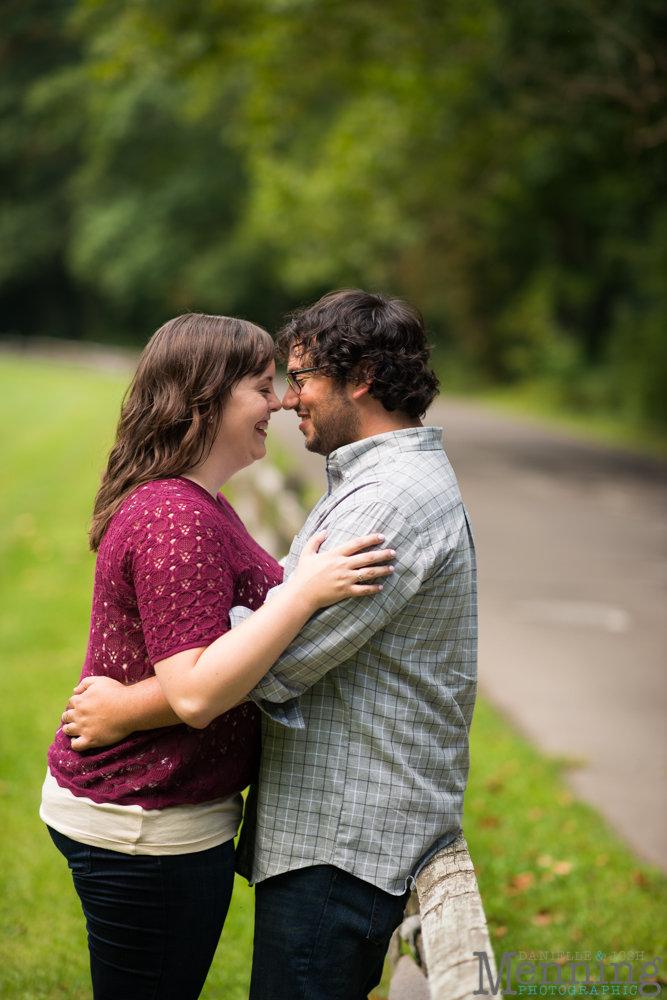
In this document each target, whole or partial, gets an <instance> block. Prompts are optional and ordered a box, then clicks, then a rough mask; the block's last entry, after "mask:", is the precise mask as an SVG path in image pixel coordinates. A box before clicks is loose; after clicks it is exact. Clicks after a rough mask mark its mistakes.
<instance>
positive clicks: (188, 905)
mask: <svg viewBox="0 0 667 1000" xmlns="http://www.w3.org/2000/svg"><path fill="white" fill-rule="evenodd" d="M49 833H50V834H51V837H52V839H53V842H54V844H55V845H56V847H57V848H58V850H59V851H61V853H62V854H64V855H65V857H66V858H67V862H68V864H69V867H70V868H71V869H72V876H73V878H74V887H75V888H76V891H77V892H78V894H79V898H80V900H81V905H82V907H83V912H84V914H85V916H86V927H87V930H88V948H89V950H90V971H91V976H92V980H93V995H94V997H95V1000H196V998H197V997H198V996H199V994H200V992H201V990H202V987H203V985H204V981H205V980H206V976H207V973H208V970H209V966H210V965H211V962H212V961H213V956H214V954H215V949H216V946H217V944H218V939H219V937H220V932H221V930H222V925H223V923H224V921H225V917H226V915H227V910H228V908H229V901H230V899H231V895H232V887H233V884H234V841H233V840H229V841H227V843H225V844H221V845H220V846H219V847H213V848H211V849H210V850H208V851H198V852H197V853H195V854H176V855H161V856H155V855H132V854H120V853H118V852H117V851H107V850H104V849H103V848H101V847H89V846H88V845H87V844H79V843H77V841H74V840H70V838H69V837H65V836H64V835H63V834H62V833H58V832H57V831H56V830H52V829H51V827H49Z"/></svg>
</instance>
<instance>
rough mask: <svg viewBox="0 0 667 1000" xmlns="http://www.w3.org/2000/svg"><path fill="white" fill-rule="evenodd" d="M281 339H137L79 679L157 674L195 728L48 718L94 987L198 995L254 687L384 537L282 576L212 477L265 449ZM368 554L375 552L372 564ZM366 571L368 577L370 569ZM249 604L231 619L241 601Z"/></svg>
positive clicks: (63, 830) (100, 524)
mask: <svg viewBox="0 0 667 1000" xmlns="http://www.w3.org/2000/svg"><path fill="white" fill-rule="evenodd" d="M273 376H274V362H273V343H272V341H271V339H270V337H269V336H268V334H267V333H265V331H263V330H261V329H259V328H258V327H256V326H253V325H252V324H250V323H246V322H242V321H240V320H232V319H226V318H223V317H217V316H201V315H192V314H190V315H186V316H181V317H179V318H177V319H175V320H172V321H170V322H169V323H167V324H166V325H165V326H163V327H162V328H161V329H160V330H158V331H157V333H156V334H155V335H154V336H153V338H152V339H151V341H150V343H149V344H148V346H147V347H146V350H145V351H144V353H143V355H142V358H141V361H140V363H139V367H138V369H137V373H136V375H135V377H134V380H133V382H132V385H131V387H130V389H129V392H128V396H127V399H126V402H125V404H124V406H123V410H122V413H121V418H120V423H119V426H118V432H117V438H116V443H115V445H114V447H113V449H112V451H111V454H110V456H109V461H108V466H107V469H106V472H105V474H104V476H103V480H102V486H101V488H100V490H99V493H98V495H97V499H96V503H95V509H94V513H93V520H92V527H91V532H90V541H91V548H92V549H93V550H96V551H97V552H98V558H97V565H96V571H95V585H94V593H93V608H92V616H91V627H90V640H89V645H88V652H87V655H86V660H85V663H84V667H83V672H82V677H87V676H91V675H95V676H107V677H110V678H112V679H114V680H116V681H122V682H123V683H125V684H132V683H134V682H136V681H139V680H141V679H142V678H144V677H146V676H149V675H151V674H152V673H153V672H155V674H157V676H158V679H159V681H160V684H161V686H162V688H163V690H164V693H165V695H166V697H167V699H168V701H169V703H170V705H171V708H172V709H173V710H174V711H175V712H176V714H177V716H178V717H179V718H180V719H181V720H183V722H184V723H187V724H185V725H184V724H180V725H169V723H171V722H172V721H173V719H174V716H173V713H170V714H169V716H168V717H166V718H165V720H164V721H165V728H160V729H153V730H150V731H144V732H137V733H133V734H132V735H131V736H130V737H129V738H125V739H123V740H121V741H120V742H118V743H116V744H115V745H113V746H110V747H105V748H103V749H101V750H88V751H85V752H83V753H81V752H76V751H75V750H73V749H72V746H71V745H70V740H69V738H68V736H67V734H66V730H67V726H66V725H65V726H62V727H61V728H60V729H59V730H58V732H57V733H56V737H55V740H54V743H53V745H52V747H51V748H50V751H49V770H48V773H47V778H46V781H45V784H44V791H43V801H42V809H41V816H42V818H43V819H44V820H45V822H46V823H47V824H48V826H49V829H50V832H51V836H52V838H53V840H54V842H55V844H56V846H57V847H58V848H59V849H60V851H61V852H62V853H63V854H64V855H65V857H66V858H67V860H68V863H69V866H70V868H71V869H72V872H73V877H74V884H75V887H76V889H77V892H78V893H79V896H80V899H81V903H82V906H83V910H84V913H85V915H86V920H87V929H88V942H89V950H90V958H91V974H92V979H93V989H94V996H95V998H96V1000H143V998H144V997H145V998H149V997H150V998H151V1000H171V998H174V1000H176V998H178V1000H188V998H196V997H197V996H199V993H200V990H201V988H202V986H203V983H204V980H205V978H206V974H207V972H208V969H209V966H210V963H211V960H212V958H213V954H214V952H215V948H216V945H217V941H218V938H219V935H220V931H221V929H222V925H223V922H224V919H225V915H226V912H227V908H228V905H229V900H230V896H231V890H232V883H233V870H234V848H233V837H234V835H235V834H236V831H237V828H238V824H239V821H240V817H241V798H240V795H239V792H240V791H241V790H242V789H243V788H244V787H245V786H246V785H247V784H249V782H250V781H251V780H252V777H253V774H254V771H255V767H256V762H257V755H258V750H259V720H258V715H259V712H258V709H256V708H255V706H254V705H253V704H252V703H250V702H247V701H245V702H244V700H243V699H244V696H245V695H246V694H247V693H248V692H249V691H250V690H251V689H252V688H253V687H254V686H255V684H256V683H257V681H258V680H259V679H260V678H261V677H262V676H263V675H264V673H265V672H266V671H267V670H268V669H269V667H270V666H271V665H272V663H273V662H274V661H275V659H276V658H277V657H278V655H279V654H280V653H281V652H282V650H283V649H284V648H285V647H286V646H287V645H288V644H289V643H290V642H291V640H292V639H293V638H294V637H295V636H296V635H297V634H298V632H299V630H300V629H301V628H302V627H303V625H304V624H305V622H306V621H307V620H308V618H309V617H310V616H311V615H312V614H313V613H314V612H315V611H316V610H317V609H318V608H321V607H325V606H327V605H328V604H332V603H334V602H336V601H338V600H341V599H343V598H345V597H350V596H355V595H356V596H366V595H370V594H374V593H376V592H377V591H378V590H379V589H381V584H378V583H368V582H366V581H368V580H371V579H374V578H375V577H381V576H383V575H386V574H388V573H389V572H391V570H392V568H391V567H389V566H386V565H385V566H380V565H377V564H378V563H380V562H382V560H384V561H385V562H386V561H387V560H388V559H389V558H390V557H391V555H392V554H393V553H391V551H390V550H384V551H375V552H366V553H364V554H359V555H356V554H354V553H356V552H357V550H358V549H361V548H367V547H369V546H371V545H374V544H376V543H377V542H378V541H382V540H383V538H382V536H378V535H372V536H366V537H364V538H361V539H357V541H356V543H352V544H349V545H347V546H343V547H341V548H339V549H337V550H333V551H332V552H328V553H325V554H319V555H318V554H317V549H318V547H319V544H320V543H321V541H322V538H323V537H324V536H323V534H322V535H320V536H318V537H317V538H315V539H314V540H313V541H312V542H311V543H310V544H309V545H308V547H307V551H306V552H305V553H304V556H303V557H302V559H301V561H300V563H299V567H298V569H297V572H296V573H295V575H294V577H293V578H292V579H291V580H290V581H289V583H288V584H286V585H285V586H284V587H283V588H282V589H281V590H280V591H279V592H278V593H277V594H276V595H275V596H274V597H273V598H272V600H271V601H269V602H268V603H267V604H266V605H264V604H263V602H264V599H265V597H266V593H267V591H268V590H269V589H270V588H271V587H273V586H274V585H276V584H277V583H279V582H280V580H281V570H280V567H279V566H278V564H277V563H276V562H275V561H274V560H273V559H272V558H271V556H269V555H268V554H267V553H266V552H264V551H263V550H262V549H261V548H260V547H259V546H258V545H257V544H256V543H255V542H254V541H253V539H252V538H250V536H249V535H248V533H247V532H246V530H245V528H244V527H243V524H242V523H241V521H240V520H239V518H238V516H237V515H236V514H235V512H234V510H233V509H232V507H231V506H230V504H229V503H228V502H227V500H225V499H224V497H222V496H221V495H220V494H219V492H218V491H219V489H220V487H221V486H222V485H223V483H225V482H226V481H227V480H228V479H229V478H230V477H231V476H233V475H234V473H235V472H237V471H239V469H242V468H244V467H246V466H248V465H250V464H251V463H252V462H254V461H256V460H257V459H260V458H262V457H263V456H264V454H265V451H266V448H265V438H266V430H267V426H268V422H269V419H270V416H271V413H272V412H274V411H276V410H278V409H279V408H280V402H279V400H278V398H277V397H276V395H275V393H274V391H273V385H272V379H273ZM364 567H370V568H368V569H365V570H364V571H363V573H362V572H361V571H362V569H363V568H364ZM362 579H363V580H364V581H365V582H364V583H360V581H361V580H362ZM239 604H241V605H245V606H246V607H249V608H251V609H252V610H253V611H254V612H255V613H254V614H253V615H251V616H250V617H249V618H248V619H247V620H246V621H244V622H243V624H241V625H240V626H239V627H238V628H235V629H233V630H229V612H230V609H231V607H232V606H233V605H239Z"/></svg>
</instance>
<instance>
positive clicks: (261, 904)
mask: <svg viewBox="0 0 667 1000" xmlns="http://www.w3.org/2000/svg"><path fill="white" fill-rule="evenodd" d="M409 895H410V892H409V890H408V892H406V893H405V894H404V895H401V896H391V895H390V894H389V893H388V892H383V890H382V889H376V888H375V886H374V885H371V884H370V883H369V882H364V881H362V880H361V879H359V878H356V877H355V876H354V875H350V874H348V873H347V872H344V871H341V869H340V868H334V867H333V866H332V865H314V866H313V867H311V868H300V869H298V870H297V871H292V872H285V873H284V874H283V875H275V876H274V877H273V878H269V879H266V880H265V881H264V882H259V883H258V884H257V885H256V886H255V950H254V954H253V961H252V981H251V983H250V1000H364V998H365V997H367V995H368V993H369V991H370V990H372V989H373V987H374V986H377V984H378V983H379V982H380V979H381V978H382V966H383V964H384V958H385V955H386V953H387V948H388V946H389V939H390V938H391V935H392V934H393V932H394V931H395V929H396V928H397V927H398V925H399V924H400V923H401V920H402V919H403V910H404V909H405V904H406V903H407V901H408V896H409Z"/></svg>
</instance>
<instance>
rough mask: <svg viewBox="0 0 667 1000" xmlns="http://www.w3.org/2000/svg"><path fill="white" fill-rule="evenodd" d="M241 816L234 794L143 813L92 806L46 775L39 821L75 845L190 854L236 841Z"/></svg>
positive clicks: (111, 805)
mask: <svg viewBox="0 0 667 1000" xmlns="http://www.w3.org/2000/svg"><path fill="white" fill-rule="evenodd" d="M242 812H243V799H242V798H241V795H240V794H238V793H237V794H236V795H230V796H228V798H225V799H215V800H214V801H213V802H204V803H202V804H201V805H182V806H168V807H167V808H166V809H144V808H143V807H142V806H122V805H118V804H117V803H115V802H102V803H99V802H93V800H92V799H89V798H86V797H79V796H78V795H73V794H72V792H70V790H69V788H63V787H62V786H61V785H59V784H58V782H57V781H56V779H55V778H54V777H53V775H52V774H51V772H50V770H49V769H48V768H47V770H46V778H45V780H44V785H43V787H42V805H41V808H40V810H39V815H40V817H41V818H42V819H43V820H44V822H45V823H47V824H48V826H51V827H53V829H54V830H57V831H58V833H62V834H64V835H65V836H66V837H69V838H70V839H71V840H76V841H78V842H79V843H80V844H90V846H91V847H103V848H105V849H106V850H108V851H118V852H119V853H120V854H154V855H159V854H194V853H196V852H197V851H206V850H208V849H209V848H211V847H218V846H219V845H220V844H224V843H225V842H226V841H228V840H231V839H232V838H233V837H235V836H236V833H237V831H238V828H239V824H240V822H241V815H242Z"/></svg>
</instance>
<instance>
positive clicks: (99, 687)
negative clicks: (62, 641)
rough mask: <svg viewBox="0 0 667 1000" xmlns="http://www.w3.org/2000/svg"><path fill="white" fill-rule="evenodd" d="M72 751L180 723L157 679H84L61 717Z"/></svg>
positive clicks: (102, 677) (105, 744) (118, 740)
mask: <svg viewBox="0 0 667 1000" xmlns="http://www.w3.org/2000/svg"><path fill="white" fill-rule="evenodd" d="M62 721H63V725H64V727H65V728H64V732H65V734H66V735H67V736H69V737H70V738H71V739H72V749H73V750H90V749H92V748H93V747H104V746H111V745H112V744H114V743H119V742H120V741H121V740H124V739H127V737H128V736H129V735H130V733H136V732H138V731H139V730H142V729H160V728H162V727H163V726H173V725H177V724H178V723H179V722H180V721H181V720H180V719H179V718H178V716H177V715H176V713H175V712H174V710H173V709H172V708H171V706H170V705H169V703H168V702H167V699H166V698H165V696H164V695H163V693H162V688H161V687H160V683H159V681H158V679H157V677H149V678H147V679H146V680H145V681H139V682H138V683H137V684H121V683H120V682H119V681H115V680H112V678H110V677H105V676H96V677H84V678H83V680H82V681H81V682H80V683H79V684H78V685H77V686H76V687H75V689H74V694H73V695H72V697H71V698H70V700H69V703H68V705H67V709H66V711H65V712H64V714H63V718H62Z"/></svg>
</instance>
